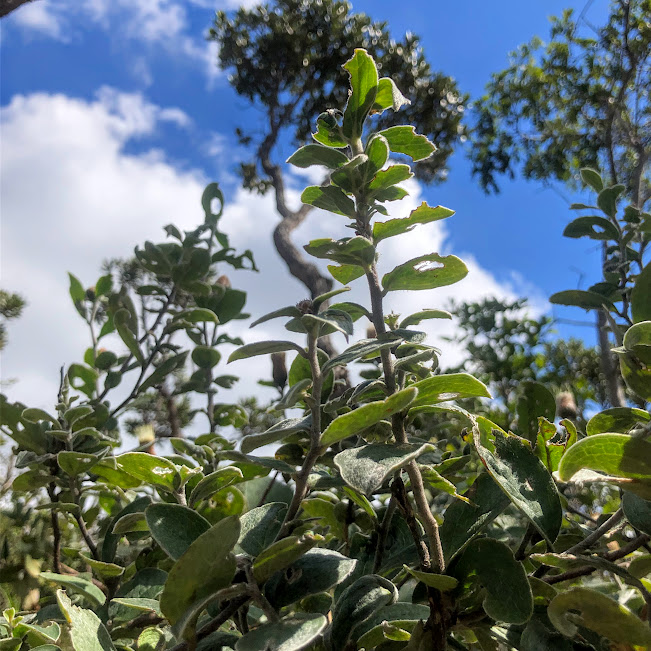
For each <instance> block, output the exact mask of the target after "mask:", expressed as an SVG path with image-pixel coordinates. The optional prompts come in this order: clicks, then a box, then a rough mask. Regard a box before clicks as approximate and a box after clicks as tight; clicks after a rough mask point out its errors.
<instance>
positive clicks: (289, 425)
mask: <svg viewBox="0 0 651 651" xmlns="http://www.w3.org/2000/svg"><path fill="white" fill-rule="evenodd" d="M311 425H312V417H311V416H305V417H303V418H286V419H285V420H281V421H280V422H279V423H276V424H275V425H272V426H271V427H270V428H269V429H268V430H266V431H265V432H262V433H261V434H249V436H245V437H244V438H243V439H242V445H241V449H242V452H244V454H248V453H249V452H252V451H253V450H255V449H257V448H260V447H262V446H263V445H268V444H269V443H276V442H277V441H282V440H283V439H284V438H286V437H287V436H289V435H290V434H296V432H309V431H310V427H311Z"/></svg>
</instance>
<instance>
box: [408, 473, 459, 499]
mask: <svg viewBox="0 0 651 651" xmlns="http://www.w3.org/2000/svg"><path fill="white" fill-rule="evenodd" d="M418 469H419V470H420V474H421V476H422V478H423V481H424V482H425V483H426V484H427V485H428V486H429V488H430V490H432V491H443V492H444V493H447V494H448V495H452V497H456V498H457V499H458V500H462V501H464V502H465V501H467V500H468V498H467V497H464V496H463V495H459V493H457V488H456V486H455V485H454V484H453V483H452V482H451V481H449V480H447V479H445V478H444V477H442V476H441V474H440V473H439V472H438V470H437V469H436V468H435V467H434V466H422V465H419V466H418Z"/></svg>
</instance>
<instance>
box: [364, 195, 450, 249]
mask: <svg viewBox="0 0 651 651" xmlns="http://www.w3.org/2000/svg"><path fill="white" fill-rule="evenodd" d="M451 215H454V210H450V209H449V208H444V207H443V206H436V207H434V208H431V207H430V206H428V205H427V203H426V202H425V201H423V203H421V205H420V206H418V208H416V209H415V210H412V211H411V213H410V214H409V217H405V218H402V219H389V220H388V221H386V222H375V224H374V225H373V240H374V241H375V243H376V244H377V243H378V242H380V241H381V240H384V239H386V238H387V237H393V236H394V235H401V234H402V233H408V232H409V231H412V230H413V229H414V228H415V227H416V226H417V225H418V224H429V223H431V222H435V221H439V220H440V219H446V218H447V217H450V216H451Z"/></svg>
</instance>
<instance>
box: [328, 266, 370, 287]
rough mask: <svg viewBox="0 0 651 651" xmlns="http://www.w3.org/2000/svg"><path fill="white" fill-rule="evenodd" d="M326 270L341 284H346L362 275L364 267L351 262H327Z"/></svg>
mask: <svg viewBox="0 0 651 651" xmlns="http://www.w3.org/2000/svg"><path fill="white" fill-rule="evenodd" d="M328 271H329V272H330V274H331V275H332V277H333V278H334V279H335V280H336V281H337V282H340V283H341V284H342V285H347V284H348V283H350V282H352V281H353V280H356V279H357V278H359V277H360V276H363V275H364V269H362V268H361V267H358V266H357V265H352V264H342V265H339V266H335V265H332V264H329V265H328Z"/></svg>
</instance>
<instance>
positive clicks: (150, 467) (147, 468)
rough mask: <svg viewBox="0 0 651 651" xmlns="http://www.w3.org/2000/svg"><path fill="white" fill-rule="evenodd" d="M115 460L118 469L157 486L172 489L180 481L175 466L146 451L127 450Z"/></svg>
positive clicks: (167, 460)
mask: <svg viewBox="0 0 651 651" xmlns="http://www.w3.org/2000/svg"><path fill="white" fill-rule="evenodd" d="M115 461H116V463H117V465H118V469H119V470H122V471H124V472H126V473H127V474H129V475H131V476H132V477H134V478H135V479H138V480H139V481H142V482H145V483H146V484H153V485H154V486H156V487H157V488H163V489H165V490H167V491H174V490H175V489H176V487H177V485H178V484H179V482H180V476H179V474H178V471H177V469H176V466H175V465H174V464H173V463H172V462H171V461H170V460H169V459H165V458H163V457H157V456H154V455H153V454H147V453H146V452H127V453H126V454H121V455H120V456H118V457H116V458H115ZM94 470H95V469H94Z"/></svg>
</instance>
